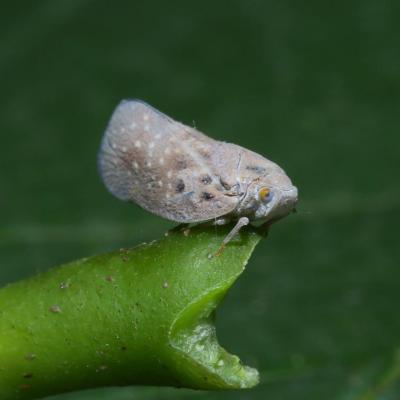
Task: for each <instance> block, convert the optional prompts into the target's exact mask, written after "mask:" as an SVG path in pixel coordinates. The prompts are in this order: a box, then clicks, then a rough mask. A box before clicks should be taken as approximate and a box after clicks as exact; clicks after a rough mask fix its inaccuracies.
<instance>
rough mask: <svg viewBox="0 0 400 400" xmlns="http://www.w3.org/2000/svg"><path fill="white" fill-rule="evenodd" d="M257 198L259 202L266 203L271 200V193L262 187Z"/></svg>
mask: <svg viewBox="0 0 400 400" xmlns="http://www.w3.org/2000/svg"><path fill="white" fill-rule="evenodd" d="M258 196H259V198H260V200H261V201H268V200H269V199H270V198H271V191H270V190H269V189H268V188H266V187H263V188H261V189H260V190H259V192H258Z"/></svg>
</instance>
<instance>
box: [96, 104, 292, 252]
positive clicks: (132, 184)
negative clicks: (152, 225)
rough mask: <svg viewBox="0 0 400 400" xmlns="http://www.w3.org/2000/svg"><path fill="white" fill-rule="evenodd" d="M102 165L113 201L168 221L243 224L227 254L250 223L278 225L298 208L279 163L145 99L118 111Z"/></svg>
mask: <svg viewBox="0 0 400 400" xmlns="http://www.w3.org/2000/svg"><path fill="white" fill-rule="evenodd" d="M98 162H99V169H100V174H101V177H102V179H103V181H104V183H105V185H106V187H107V189H108V190H109V191H110V192H111V193H112V194H113V195H115V196H116V197H118V198H119V199H121V200H124V201H130V202H134V203H137V204H139V205H140V206H141V207H143V208H144V209H146V210H148V211H150V212H152V213H154V214H157V215H159V216H161V217H164V218H167V219H169V220H172V221H176V222H180V223H193V222H203V221H213V222H214V223H215V224H217V225H222V224H226V223H228V222H230V221H232V220H233V221H237V223H236V225H235V227H234V228H233V229H232V231H231V232H230V233H229V234H228V236H227V237H226V238H225V239H224V241H223V243H222V246H221V249H222V248H223V246H225V245H226V244H227V243H228V242H229V241H230V240H231V239H232V237H233V236H234V235H235V234H236V233H237V232H238V231H239V230H240V228H241V227H242V226H244V225H247V224H248V223H249V221H250V220H262V221H266V222H267V221H269V222H271V221H275V220H277V219H279V218H282V217H284V216H285V215H287V214H289V213H290V212H291V211H292V210H293V209H294V207H295V205H296V203H297V188H296V187H295V186H293V184H292V182H291V180H290V179H289V178H288V176H287V175H286V174H285V172H284V171H283V170H282V168H280V167H279V166H278V165H277V164H275V163H274V162H272V161H270V160H268V159H266V158H264V157H262V156H260V155H259V154H257V153H254V152H253V151H251V150H247V149H245V148H243V147H240V146H238V145H235V144H231V143H225V142H220V141H217V140H214V139H211V138H209V137H208V136H206V135H204V134H203V133H201V132H199V131H197V130H196V129H194V128H191V127H189V126H186V125H183V124H181V123H179V122H177V121H174V120H173V119H171V118H169V117H168V116H167V115H165V114H163V113H161V112H160V111H158V110H156V109H155V108H153V107H151V106H150V105H148V104H146V103H145V102H143V101H140V100H124V101H122V102H121V103H120V104H119V105H118V106H117V108H116V110H115V111H114V113H113V115H112V117H111V120H110V122H109V124H108V127H107V129H106V132H105V134H104V137H103V140H102V143H101V148H100V152H99V158H98Z"/></svg>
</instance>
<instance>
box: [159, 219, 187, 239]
mask: <svg viewBox="0 0 400 400" xmlns="http://www.w3.org/2000/svg"><path fill="white" fill-rule="evenodd" d="M189 225H190V224H188V223H185V222H183V223H181V224H179V225H177V226H174V227H173V228H171V229H169V230H168V231H167V232H165V236H169V235H171V234H174V233H179V232H183V231H184V230H185V229H188V227H189Z"/></svg>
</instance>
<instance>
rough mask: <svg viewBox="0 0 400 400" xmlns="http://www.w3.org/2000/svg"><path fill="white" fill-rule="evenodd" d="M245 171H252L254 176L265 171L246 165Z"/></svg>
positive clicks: (256, 166)
mask: <svg viewBox="0 0 400 400" xmlns="http://www.w3.org/2000/svg"><path fill="white" fill-rule="evenodd" d="M246 169H247V170H248V171H253V172H255V173H256V174H264V173H265V171H266V169H265V168H263V167H259V166H258V165H247V166H246Z"/></svg>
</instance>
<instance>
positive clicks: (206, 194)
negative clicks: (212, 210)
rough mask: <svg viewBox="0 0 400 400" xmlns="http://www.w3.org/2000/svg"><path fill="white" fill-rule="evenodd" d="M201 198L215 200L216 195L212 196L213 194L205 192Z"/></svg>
mask: <svg viewBox="0 0 400 400" xmlns="http://www.w3.org/2000/svg"><path fill="white" fill-rule="evenodd" d="M201 198H202V199H203V200H207V201H208V200H211V199H213V198H214V195H213V194H211V193H208V192H203V193H202V194H201Z"/></svg>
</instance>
